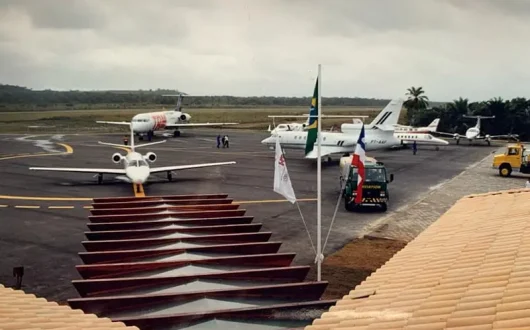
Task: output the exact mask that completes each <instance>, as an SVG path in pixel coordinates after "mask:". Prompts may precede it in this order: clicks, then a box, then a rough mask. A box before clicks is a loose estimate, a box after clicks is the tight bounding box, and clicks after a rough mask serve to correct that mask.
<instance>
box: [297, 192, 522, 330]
mask: <svg viewBox="0 0 530 330" xmlns="http://www.w3.org/2000/svg"><path fill="white" fill-rule="evenodd" d="M516 327H519V328H520V329H522V328H525V329H529V328H530V189H518V190H509V191H503V192H497V193H488V194H481V195H471V196H467V197H464V198H462V199H461V200H460V201H458V202H457V203H456V204H455V205H454V206H453V207H452V208H451V209H450V210H449V211H447V212H446V213H445V214H444V215H443V216H442V217H440V219H438V220H437V221H436V222H435V223H433V224H432V225H431V226H430V227H428V228H427V229H426V230H425V231H424V232H422V233H421V234H420V235H419V236H417V237H416V238H415V239H414V240H413V241H411V242H410V243H409V244H408V245H407V246H406V247H405V248H403V250H401V251H399V252H398V253H396V255H395V256H394V257H392V258H391V259H390V260H389V261H388V262H387V263H386V264H385V265H384V266H382V267H381V268H380V269H378V270H377V271H376V272H374V273H373V274H372V275H370V276H369V277H368V278H367V279H366V280H365V281H363V282H362V283H361V284H359V285H358V286H357V287H355V289H354V290H352V291H351V292H350V293H349V294H348V295H346V296H344V297H343V299H342V300H340V301H338V302H337V304H336V306H333V307H331V308H330V309H329V311H328V312H326V313H323V314H322V316H321V317H320V318H318V319H316V320H314V322H313V325H311V326H308V327H306V330H324V329H344V328H348V329H477V330H478V329H481V330H482V329H507V328H516Z"/></svg>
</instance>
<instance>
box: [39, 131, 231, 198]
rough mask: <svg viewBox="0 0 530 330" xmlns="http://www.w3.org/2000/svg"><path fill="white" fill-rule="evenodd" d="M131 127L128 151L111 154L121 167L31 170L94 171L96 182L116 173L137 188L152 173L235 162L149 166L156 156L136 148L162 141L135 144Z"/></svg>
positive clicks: (168, 176)
mask: <svg viewBox="0 0 530 330" xmlns="http://www.w3.org/2000/svg"><path fill="white" fill-rule="evenodd" d="M128 124H129V126H130V127H131V145H130V147H129V149H130V152H129V153H128V154H127V155H125V156H123V155H121V154H120V153H118V152H117V153H115V154H113V155H112V161H113V162H114V163H116V164H119V163H122V164H123V168H122V169H119V168H68V167H30V168H29V169H30V170H33V171H55V172H79V173H95V174H96V175H97V176H98V183H99V184H101V183H102V181H103V174H115V175H118V176H117V177H116V179H118V180H122V181H125V182H128V183H134V184H136V185H137V189H140V186H139V185H140V184H143V183H145V182H146V181H147V179H148V178H149V176H150V175H151V174H153V173H160V172H166V173H167V178H168V180H169V181H171V180H172V172H173V171H180V170H188V169H192V168H201V167H210V166H220V165H231V164H235V163H236V162H234V161H232V162H222V163H203V164H192V165H175V166H163V167H152V168H150V167H149V164H148V163H147V161H149V162H150V163H153V162H155V161H156V159H157V157H156V154H155V153H154V152H148V153H146V154H145V155H142V154H140V153H138V152H136V149H137V148H141V147H147V146H151V145H154V144H159V143H164V142H166V140H164V141H158V142H152V143H145V144H140V145H137V146H135V145H134V133H133V131H132V124H131V123H128ZM98 143H99V144H103V145H108V146H113V147H120V148H123V147H124V145H122V144H114V143H106V142H98Z"/></svg>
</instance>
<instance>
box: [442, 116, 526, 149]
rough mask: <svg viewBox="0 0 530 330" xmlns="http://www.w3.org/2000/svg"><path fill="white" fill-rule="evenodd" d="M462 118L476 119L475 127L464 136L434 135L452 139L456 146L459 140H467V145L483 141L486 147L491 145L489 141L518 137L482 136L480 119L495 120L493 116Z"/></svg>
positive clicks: (513, 135) (444, 133)
mask: <svg viewBox="0 0 530 330" xmlns="http://www.w3.org/2000/svg"><path fill="white" fill-rule="evenodd" d="M463 117H464V118H475V119H477V124H476V125H475V126H473V127H470V128H468V129H467V131H466V134H465V135H460V134H458V133H446V132H439V131H436V133H438V134H441V135H445V136H451V137H453V139H455V140H456V144H459V142H460V139H461V138H465V139H467V140H468V141H469V144H471V143H472V142H473V141H474V140H484V141H486V143H488V145H491V140H492V139H502V138H508V139H510V138H513V139H517V137H518V136H519V135H517V134H504V135H489V134H484V135H482V134H481V133H480V120H481V119H492V118H495V116H467V115H464V116H463Z"/></svg>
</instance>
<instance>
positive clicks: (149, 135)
mask: <svg viewBox="0 0 530 330" xmlns="http://www.w3.org/2000/svg"><path fill="white" fill-rule="evenodd" d="M153 135H154V133H153V131H149V132H147V140H148V141H151V140H152V139H153Z"/></svg>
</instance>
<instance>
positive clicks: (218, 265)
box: [76, 253, 295, 279]
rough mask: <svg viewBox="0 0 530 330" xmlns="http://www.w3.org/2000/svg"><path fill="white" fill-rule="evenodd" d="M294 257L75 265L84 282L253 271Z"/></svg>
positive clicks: (266, 256)
mask: <svg viewBox="0 0 530 330" xmlns="http://www.w3.org/2000/svg"><path fill="white" fill-rule="evenodd" d="M294 257H295V254H294V253H273V254H259V255H244V256H233V257H222V258H215V259H199V260H185V261H163V262H133V263H119V264H96V265H77V266H76V269H77V271H78V272H79V274H80V275H81V277H82V278H84V279H90V278H105V277H107V278H108V277H122V278H123V277H143V276H146V277H147V276H149V277H157V276H159V277H162V276H170V275H171V276H177V275H184V274H188V275H191V274H208V273H210V274H211V273H221V272H226V271H232V270H244V269H252V268H267V267H285V266H288V265H290V264H291V262H292V260H293V259H294Z"/></svg>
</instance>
